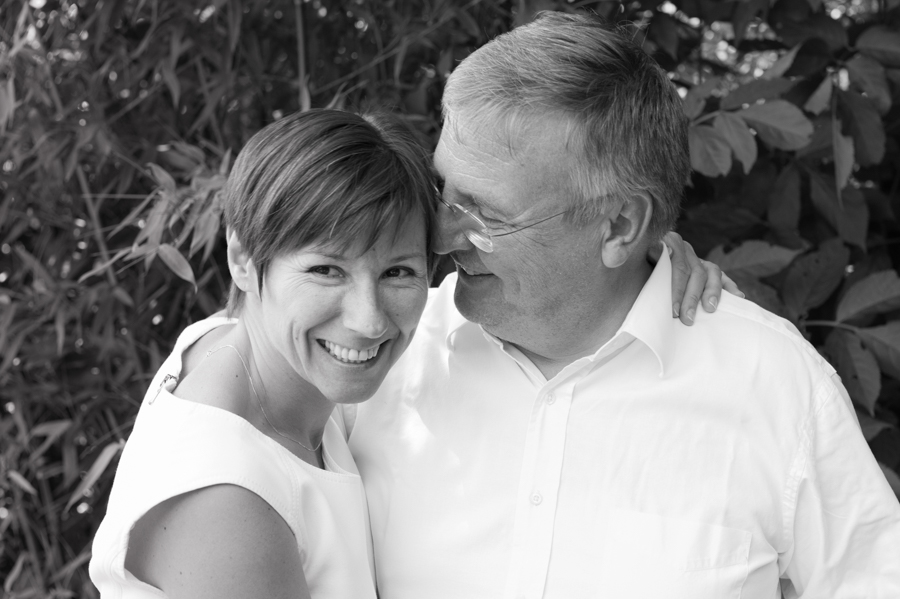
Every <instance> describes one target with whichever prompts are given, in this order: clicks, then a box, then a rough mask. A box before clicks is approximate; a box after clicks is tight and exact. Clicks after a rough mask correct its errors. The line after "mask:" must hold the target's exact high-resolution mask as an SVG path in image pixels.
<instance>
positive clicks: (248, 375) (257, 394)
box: [206, 345, 322, 453]
mask: <svg viewBox="0 0 900 599" xmlns="http://www.w3.org/2000/svg"><path fill="white" fill-rule="evenodd" d="M225 347H230V348H231V349H233V350H234V351H235V352H237V355H238V358H240V359H241V364H242V365H243V366H244V372H246V373H247V379H248V380H249V381H250V388H251V389H253V395H255V396H256V405H258V406H259V411H260V412H262V415H263V418H265V419H266V423H267V424H268V425H269V428H271V429H272V430H273V431H275V434H276V435H278V436H279V437H281V438H282V439H287V440H288V441H291V442H292V443H296V444H297V445H299V446H300V447H302V448H303V449H305V450H306V451H309V452H311V453H316V452H317V451H319V448H320V447H322V439H319V443H318V444H317V445H316V446H315V447H307V446H306V445H304V444H303V443H301V442H300V441H298V440H297V439H294V438H292V437H289V436H287V435H285V434H284V433H283V432H281V431H280V430H278V428H276V426H275V425H274V424H272V421H271V420H269V415H268V414H266V409H265V408H264V407H263V403H262V400H261V399H260V398H259V393H257V391H256V385H254V384H253V376H252V375H251V374H250V369H249V368H247V362H245V361H244V356H243V354H241V352H240V350H239V349H238V348H236V347H235V346H233V345H221V346H219V347H217V348H215V349H211V350H209V351H208V352H206V357H207V358H208V357H209V356H211V355H212V354H214V353H216V352H217V351H219V350H220V349H222V348H225Z"/></svg>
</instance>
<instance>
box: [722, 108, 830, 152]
mask: <svg viewBox="0 0 900 599" xmlns="http://www.w3.org/2000/svg"><path fill="white" fill-rule="evenodd" d="M735 114H737V115H738V116H739V117H741V118H742V119H744V120H745V121H746V122H747V124H748V125H750V126H751V127H753V128H754V129H756V132H757V133H758V134H759V136H760V138H762V140H763V141H764V142H766V143H767V144H769V145H770V146H772V147H775V148H779V149H782V150H799V149H800V148H802V147H803V146H805V145H806V144H808V143H809V140H810V138H811V137H812V133H813V125H812V123H811V122H810V120H809V119H808V118H806V117H805V116H803V112H802V111H801V110H800V109H799V108H797V107H796V106H794V105H793V104H791V103H790V102H788V101H786V100H770V101H769V102H766V103H765V104H756V105H754V106H750V107H749V108H745V109H743V110H740V111H738V112H737V113H735Z"/></svg>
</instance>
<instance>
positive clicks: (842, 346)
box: [825, 329, 881, 416]
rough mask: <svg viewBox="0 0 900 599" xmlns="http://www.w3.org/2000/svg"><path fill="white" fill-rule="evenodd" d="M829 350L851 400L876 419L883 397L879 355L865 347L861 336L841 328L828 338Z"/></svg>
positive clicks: (826, 343) (826, 346) (827, 345)
mask: <svg viewBox="0 0 900 599" xmlns="http://www.w3.org/2000/svg"><path fill="white" fill-rule="evenodd" d="M825 349H826V350H827V351H828V354H829V355H830V356H831V358H832V360H833V361H834V362H833V363H834V367H835V370H837V372H838V374H839V375H840V376H841V381H842V382H843V383H844V387H846V388H847V392H848V393H849V394H850V398H851V399H852V400H853V401H855V402H856V403H857V404H858V405H860V406H862V407H863V408H865V409H866V411H867V412H868V413H869V415H870V416H874V415H875V402H876V401H878V396H879V395H880V394H881V369H879V368H878V362H877V361H876V360H875V356H874V355H872V352H870V351H869V350H868V349H866V348H865V347H863V346H862V343H861V342H860V339H859V337H857V336H856V335H854V334H853V333H851V332H849V331H842V330H840V329H835V330H834V331H832V332H831V334H830V335H828V339H826V341H825Z"/></svg>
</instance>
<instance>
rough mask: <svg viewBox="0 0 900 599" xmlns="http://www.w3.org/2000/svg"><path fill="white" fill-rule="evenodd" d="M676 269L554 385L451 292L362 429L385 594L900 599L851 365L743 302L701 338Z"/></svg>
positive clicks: (366, 407)
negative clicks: (842, 372) (679, 309)
mask: <svg viewBox="0 0 900 599" xmlns="http://www.w3.org/2000/svg"><path fill="white" fill-rule="evenodd" d="M670 273H671V266H670V264H669V260H668V256H667V255H666V253H665V252H663V256H662V258H661V260H660V261H659V263H658V264H657V266H656V267H655V269H654V271H653V274H652V276H651V277H650V279H649V281H648V282H647V283H646V285H645V286H644V288H643V290H642V291H641V293H640V296H639V297H638V298H637V300H636V301H635V303H634V306H633V307H632V309H631V311H630V312H629V314H628V316H627V318H626V320H625V322H624V323H623V324H622V326H621V328H620V329H619V331H618V333H617V334H616V335H615V336H614V338H613V339H611V340H610V341H609V342H608V343H606V344H605V345H604V346H603V347H602V348H600V349H599V350H598V351H597V352H596V353H595V354H594V355H592V356H589V357H585V358H582V359H579V360H577V361H575V362H573V363H572V364H570V365H569V366H567V367H566V368H565V369H564V370H563V371H562V372H560V373H559V374H558V375H557V376H555V377H553V379H551V380H549V381H548V380H546V379H545V378H544V377H543V376H542V374H541V373H540V371H539V370H538V369H537V368H536V367H535V366H534V365H533V364H532V363H531V362H530V361H529V360H528V359H527V358H526V357H525V356H524V355H523V354H522V353H521V352H519V351H517V350H516V349H515V348H514V347H512V346H510V345H508V344H504V343H503V342H501V341H500V340H498V339H496V338H494V337H492V336H490V335H488V334H486V333H485V332H484V331H483V330H482V329H481V327H479V326H477V325H474V324H472V323H469V322H467V321H466V320H465V319H464V318H463V317H462V316H461V315H460V314H459V313H458V312H457V310H456V308H455V306H454V304H453V287H454V285H455V282H456V277H455V275H454V276H450V277H448V278H447V280H445V281H444V283H443V284H442V285H441V287H440V289H439V290H438V291H437V293H435V294H434V296H433V297H431V298H430V300H429V304H428V307H427V308H426V311H425V315H424V316H423V318H422V322H421V324H420V325H419V328H418V332H417V333H416V337H415V339H414V340H413V342H412V345H411V346H410V348H409V349H408V350H407V352H406V354H405V355H404V356H403V357H402V358H401V360H400V362H399V363H398V364H397V365H396V366H395V368H394V369H393V370H392V371H391V373H390V374H389V375H388V377H387V379H386V380H385V382H384V384H383V385H382V387H381V389H380V390H379V391H378V393H377V395H376V396H375V397H374V398H373V399H371V400H370V401H368V402H366V403H363V404H360V405H359V406H358V407H357V408H356V411H355V414H354V411H353V410H350V411H348V413H347V416H348V419H350V420H353V419H354V418H355V421H353V422H351V423H350V426H352V428H351V433H350V447H351V450H352V451H353V454H354V457H355V459H356V461H357V464H358V467H359V470H360V473H361V474H362V477H363V482H364V484H365V488H366V494H367V497H368V503H369V511H370V516H371V523H372V534H373V539H374V545H375V560H376V568H375V570H376V575H377V579H378V587H379V592H380V596H381V597H382V599H439V598H447V599H451V598H452V599H460V598H466V599H477V598H491V599H493V598H497V597H505V598H507V599H517V598H519V597H522V598H528V599H537V598H539V597H547V598H560V599H573V598H578V597H585V598H587V597H590V598H595V597H601V598H606V597H609V598H615V599H623V598H639V597H647V598H653V599H661V598H673V599H675V598H684V599H736V598H753V599H756V598H760V599H762V598H766V599H769V598H772V599H774V598H777V597H780V596H781V594H782V593H784V596H785V597H789V598H790V597H817V598H819V597H822V598H829V599H839V598H844V597H846V598H850V597H853V598H866V599H875V598H879V597H884V598H891V599H896V598H898V597H900V504H898V502H897V499H896V497H895V496H894V495H893V493H892V491H891V489H890V487H889V486H888V484H887V481H886V480H885V478H884V475H883V474H882V472H881V470H880V469H879V466H878V464H877V463H876V462H875V460H874V458H873V456H872V454H871V452H870V451H869V448H868V446H867V445H866V442H865V440H864V439H863V437H862V435H861V433H860V430H859V427H858V425H857V422H856V420H855V417H854V414H853V412H852V408H851V407H850V405H849V403H848V401H847V400H846V392H845V391H844V390H843V388H842V386H841V385H840V382H839V379H837V377H836V375H835V374H834V369H832V368H831V366H830V365H829V364H828V363H827V362H825V360H823V359H822V358H821V357H820V356H819V354H818V353H817V352H816V350H815V349H814V348H813V347H812V346H811V345H809V344H808V343H807V342H806V341H805V340H804V339H803V338H802V337H801V336H800V335H799V333H798V332H797V331H796V329H795V328H794V327H793V326H792V325H791V324H789V323H788V322H787V321H785V320H783V319H781V318H778V317H776V316H774V315H772V314H770V313H768V312H766V311H764V310H762V309H761V308H759V307H758V306H756V305H755V304H753V303H751V302H748V301H744V300H741V299H738V298H735V297H733V296H731V295H728V294H724V295H723V297H722V299H721V302H720V306H719V309H718V311H717V312H716V313H715V314H706V313H704V312H703V311H698V312H697V319H696V323H695V324H694V326H692V327H687V326H684V325H682V324H681V323H680V322H679V321H677V320H675V319H673V318H672V317H671V305H672V302H671V291H670Z"/></svg>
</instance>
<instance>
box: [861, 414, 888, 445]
mask: <svg viewBox="0 0 900 599" xmlns="http://www.w3.org/2000/svg"><path fill="white" fill-rule="evenodd" d="M856 417H857V418H858V419H859V428H861V429H862V434H863V437H865V439H866V441H871V440H872V439H874V438H875V437H877V436H878V434H879V433H880V432H881V431H883V430H885V429H889V428H894V427H893V426H891V424H890V423H889V422H885V421H884V420H876V419H875V418H872V417H871V416H869V415H868V414H866V413H865V412H860V411H859V410H858V409H857V410H856Z"/></svg>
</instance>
